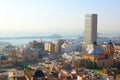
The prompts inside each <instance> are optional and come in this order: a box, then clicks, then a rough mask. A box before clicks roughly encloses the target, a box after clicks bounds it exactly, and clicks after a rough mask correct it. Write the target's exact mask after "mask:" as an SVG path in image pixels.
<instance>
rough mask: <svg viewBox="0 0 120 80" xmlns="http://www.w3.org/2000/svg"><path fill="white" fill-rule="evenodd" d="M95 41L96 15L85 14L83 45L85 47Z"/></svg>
mask: <svg viewBox="0 0 120 80" xmlns="http://www.w3.org/2000/svg"><path fill="white" fill-rule="evenodd" d="M96 39H97V14H86V15H85V32H84V43H85V45H88V44H91V43H92V42H94V41H96Z"/></svg>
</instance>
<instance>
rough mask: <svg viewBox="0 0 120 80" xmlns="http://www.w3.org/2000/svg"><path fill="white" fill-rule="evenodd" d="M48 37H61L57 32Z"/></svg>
mask: <svg viewBox="0 0 120 80" xmlns="http://www.w3.org/2000/svg"><path fill="white" fill-rule="evenodd" d="M48 37H49V38H61V36H60V35H58V34H53V35H50V36H48Z"/></svg>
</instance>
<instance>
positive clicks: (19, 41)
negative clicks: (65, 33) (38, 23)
mask: <svg viewBox="0 0 120 80" xmlns="http://www.w3.org/2000/svg"><path fill="white" fill-rule="evenodd" d="M57 39H67V40H78V37H73V36H72V37H61V38H39V37H38V38H10V39H4V38H3V39H0V42H1V43H10V44H12V45H25V44H28V43H29V42H31V41H34V40H36V41H42V42H52V41H54V40H57Z"/></svg>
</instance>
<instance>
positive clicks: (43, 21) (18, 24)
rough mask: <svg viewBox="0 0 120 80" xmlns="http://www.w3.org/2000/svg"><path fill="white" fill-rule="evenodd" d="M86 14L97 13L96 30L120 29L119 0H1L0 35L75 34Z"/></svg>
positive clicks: (80, 27)
mask: <svg viewBox="0 0 120 80" xmlns="http://www.w3.org/2000/svg"><path fill="white" fill-rule="evenodd" d="M87 13H97V14H98V31H99V32H105V31H106V32H109V31H110V32H115V31H117V32H119V31H120V0H0V35H3V34H9V33H13V34H15V33H17V32H19V33H22V34H23V33H43V32H44V33H45V32H54V33H59V32H68V33H70V32H77V33H78V32H79V31H80V32H81V31H83V30H84V20H85V14H87Z"/></svg>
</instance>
